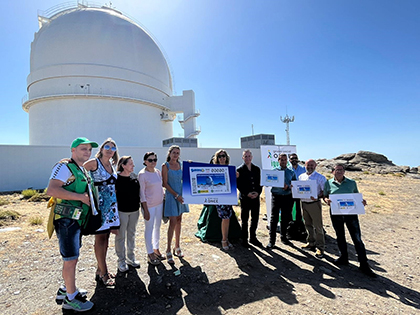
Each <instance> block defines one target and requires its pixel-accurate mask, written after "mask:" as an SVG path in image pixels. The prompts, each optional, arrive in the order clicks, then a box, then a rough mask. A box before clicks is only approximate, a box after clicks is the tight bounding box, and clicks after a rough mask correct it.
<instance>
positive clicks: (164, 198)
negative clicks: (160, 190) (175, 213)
mask: <svg viewBox="0 0 420 315" xmlns="http://www.w3.org/2000/svg"><path fill="white" fill-rule="evenodd" d="M165 201H166V194H164V195H163V206H162V222H163V223H164V224H166V223H168V221H169V217H165Z"/></svg>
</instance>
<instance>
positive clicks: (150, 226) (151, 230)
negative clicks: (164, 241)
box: [144, 203, 163, 254]
mask: <svg viewBox="0 0 420 315" xmlns="http://www.w3.org/2000/svg"><path fill="white" fill-rule="evenodd" d="M162 211H163V203H161V204H160V205H158V206H156V207H152V208H149V213H150V219H149V221H146V220H144V226H145V227H144V241H145V243H146V250H147V253H148V254H151V253H153V250H154V249H159V239H160V225H161V224H162Z"/></svg>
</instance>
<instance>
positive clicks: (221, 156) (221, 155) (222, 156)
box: [218, 154, 226, 159]
mask: <svg viewBox="0 0 420 315" xmlns="http://www.w3.org/2000/svg"><path fill="white" fill-rule="evenodd" d="M225 157H226V155H224V154H220V155H219V156H218V158H219V159H221V158H225Z"/></svg>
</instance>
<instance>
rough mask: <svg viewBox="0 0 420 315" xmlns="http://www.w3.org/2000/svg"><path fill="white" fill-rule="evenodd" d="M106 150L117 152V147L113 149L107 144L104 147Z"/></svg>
mask: <svg viewBox="0 0 420 315" xmlns="http://www.w3.org/2000/svg"><path fill="white" fill-rule="evenodd" d="M104 149H105V150H111V151H114V152H115V151H117V147H111V146H110V145H108V144H106V145H104Z"/></svg>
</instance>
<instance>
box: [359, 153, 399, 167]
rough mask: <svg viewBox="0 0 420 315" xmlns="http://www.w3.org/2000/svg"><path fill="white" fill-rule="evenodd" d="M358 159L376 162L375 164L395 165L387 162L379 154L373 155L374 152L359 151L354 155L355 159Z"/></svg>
mask: <svg viewBox="0 0 420 315" xmlns="http://www.w3.org/2000/svg"><path fill="white" fill-rule="evenodd" d="M357 157H359V158H360V159H362V160H363V159H364V160H368V161H372V162H376V163H387V164H390V165H395V164H394V163H392V161H390V160H388V158H387V157H386V156H385V155H383V154H379V153H375V152H370V151H359V152H357V153H356V157H355V158H357Z"/></svg>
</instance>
